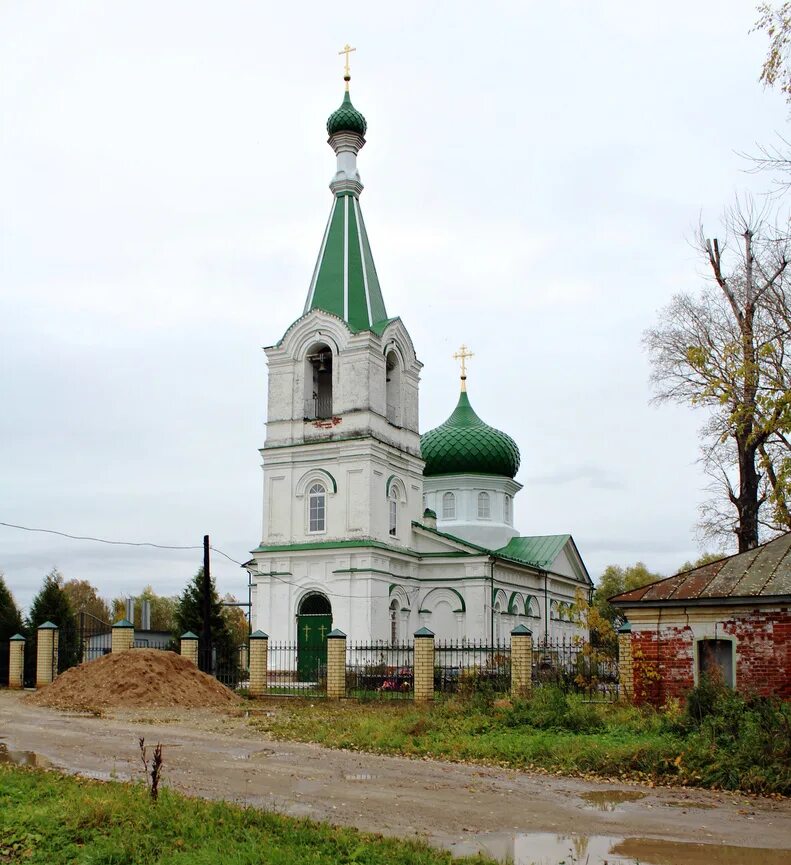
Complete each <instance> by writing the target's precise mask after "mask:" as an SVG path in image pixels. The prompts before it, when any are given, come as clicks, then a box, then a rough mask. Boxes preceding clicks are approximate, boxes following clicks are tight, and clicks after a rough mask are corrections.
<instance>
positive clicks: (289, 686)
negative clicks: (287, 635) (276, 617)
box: [267, 640, 327, 697]
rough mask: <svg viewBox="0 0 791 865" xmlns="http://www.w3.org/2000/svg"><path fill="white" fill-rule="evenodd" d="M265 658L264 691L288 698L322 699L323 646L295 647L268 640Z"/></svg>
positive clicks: (324, 678) (324, 676)
mask: <svg viewBox="0 0 791 865" xmlns="http://www.w3.org/2000/svg"><path fill="white" fill-rule="evenodd" d="M268 652H269V654H268V657H267V691H268V692H269V693H270V694H275V695H277V694H280V695H282V696H290V697H305V696H315V697H319V696H325V695H326V693H327V645H326V643H325V644H324V645H323V646H316V647H314V646H310V647H307V648H306V647H304V646H303V647H298V646H297V644H296V643H275V642H272V641H271V640H270V641H269V646H268Z"/></svg>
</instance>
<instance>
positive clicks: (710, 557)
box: [676, 553, 727, 574]
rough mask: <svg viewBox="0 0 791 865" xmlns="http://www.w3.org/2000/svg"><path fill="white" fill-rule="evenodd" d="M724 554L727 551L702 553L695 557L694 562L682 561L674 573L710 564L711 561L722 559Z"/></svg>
mask: <svg viewBox="0 0 791 865" xmlns="http://www.w3.org/2000/svg"><path fill="white" fill-rule="evenodd" d="M726 555H727V553H703V555H701V556H699V557H698V558H697V559H695V561H694V562H684V564H683V565H682V566H681V567H680V568H679V569H678V571H677V572H676V573H679V574H681V573H683V572H684V571H691V570H692V569H693V568H700V567H702V566H703V565H708V564H710V563H711V562H718V561H719V560H720V559H724V558H725V556H726Z"/></svg>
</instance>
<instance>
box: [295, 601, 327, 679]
mask: <svg viewBox="0 0 791 865" xmlns="http://www.w3.org/2000/svg"><path fill="white" fill-rule="evenodd" d="M331 630H332V614H329V615H328V614H326V613H302V614H300V615H298V616H297V676H298V678H299V681H300V682H318V681H319V679H320V677H321V676H323V675H324V674H325V672H326V669H327V634H329V632H330V631H331Z"/></svg>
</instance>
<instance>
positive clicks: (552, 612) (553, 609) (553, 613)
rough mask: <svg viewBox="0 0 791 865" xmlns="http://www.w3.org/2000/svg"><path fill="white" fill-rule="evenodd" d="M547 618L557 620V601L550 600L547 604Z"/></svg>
mask: <svg viewBox="0 0 791 865" xmlns="http://www.w3.org/2000/svg"><path fill="white" fill-rule="evenodd" d="M549 618H550V619H551V620H552V621H557V620H558V619H559V618H560V610H559V604H558V602H557V601H552V602H551V603H550V605H549Z"/></svg>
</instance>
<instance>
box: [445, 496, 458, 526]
mask: <svg viewBox="0 0 791 865" xmlns="http://www.w3.org/2000/svg"><path fill="white" fill-rule="evenodd" d="M442 519H443V520H455V519H456V496H454V495H453V493H445V495H444V496H443V497H442Z"/></svg>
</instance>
